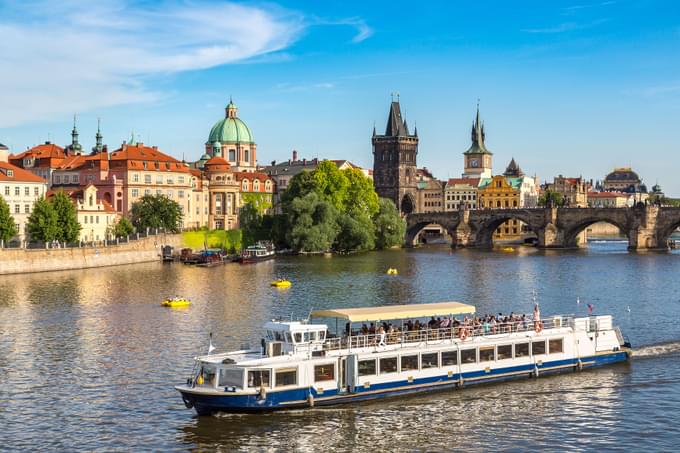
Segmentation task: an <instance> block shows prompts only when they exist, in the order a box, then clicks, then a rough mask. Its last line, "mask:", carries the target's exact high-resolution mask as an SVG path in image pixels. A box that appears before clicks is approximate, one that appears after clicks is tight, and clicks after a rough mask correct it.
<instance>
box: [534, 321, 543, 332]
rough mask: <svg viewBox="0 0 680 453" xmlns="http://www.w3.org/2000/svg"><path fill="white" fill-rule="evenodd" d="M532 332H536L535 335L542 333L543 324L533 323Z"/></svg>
mask: <svg viewBox="0 0 680 453" xmlns="http://www.w3.org/2000/svg"><path fill="white" fill-rule="evenodd" d="M534 330H535V331H536V333H541V332H542V331H543V322H541V321H535V322H534Z"/></svg>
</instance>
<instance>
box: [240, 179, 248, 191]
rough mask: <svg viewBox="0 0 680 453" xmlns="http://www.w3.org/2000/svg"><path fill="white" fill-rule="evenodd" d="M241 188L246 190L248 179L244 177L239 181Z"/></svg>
mask: <svg viewBox="0 0 680 453" xmlns="http://www.w3.org/2000/svg"><path fill="white" fill-rule="evenodd" d="M241 187H242V190H243V191H244V192H248V180H247V179H244V180H243V182H242V183H241Z"/></svg>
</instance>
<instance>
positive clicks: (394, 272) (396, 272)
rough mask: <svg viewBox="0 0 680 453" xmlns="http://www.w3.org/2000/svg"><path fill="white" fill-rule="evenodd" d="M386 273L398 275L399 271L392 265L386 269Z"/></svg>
mask: <svg viewBox="0 0 680 453" xmlns="http://www.w3.org/2000/svg"><path fill="white" fill-rule="evenodd" d="M387 275H399V271H398V270H396V269H395V268H393V267H390V268H389V269H387Z"/></svg>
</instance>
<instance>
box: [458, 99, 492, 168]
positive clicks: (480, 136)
mask: <svg viewBox="0 0 680 453" xmlns="http://www.w3.org/2000/svg"><path fill="white" fill-rule="evenodd" d="M470 135H471V138H472V144H471V145H470V147H469V148H468V150H467V151H465V152H464V153H463V156H464V157H465V171H464V173H463V178H491V164H492V162H491V158H492V157H493V153H492V152H491V151H489V150H488V149H486V145H485V144H484V139H486V133H485V132H484V123H483V122H482V121H481V120H480V118H479V103H478V104H477V116H476V117H475V120H474V122H473V123H472V132H471V134H470Z"/></svg>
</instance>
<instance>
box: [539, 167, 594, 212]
mask: <svg viewBox="0 0 680 453" xmlns="http://www.w3.org/2000/svg"><path fill="white" fill-rule="evenodd" d="M589 188H590V185H589V183H588V182H587V181H585V180H584V179H583V178H582V177H581V176H579V177H578V178H566V177H564V176H562V175H559V176H557V177H555V178H554V179H553V182H552V183H550V184H546V186H545V190H549V191H551V192H554V193H559V194H560V195H562V199H563V200H564V205H565V206H567V207H572V208H585V207H587V206H588V190H589Z"/></svg>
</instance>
